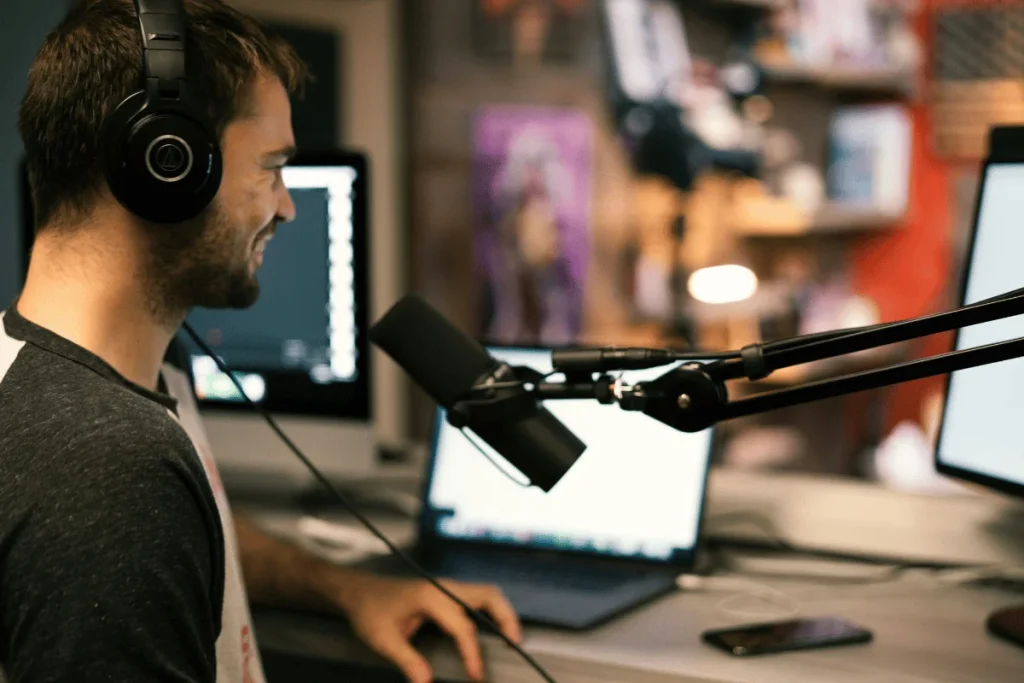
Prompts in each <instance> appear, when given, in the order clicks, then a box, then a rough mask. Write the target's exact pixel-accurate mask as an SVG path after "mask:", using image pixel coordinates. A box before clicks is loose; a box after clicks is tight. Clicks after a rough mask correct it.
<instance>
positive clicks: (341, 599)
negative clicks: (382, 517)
mask: <svg viewBox="0 0 1024 683" xmlns="http://www.w3.org/2000/svg"><path fill="white" fill-rule="evenodd" d="M234 522H235V534H236V536H237V537H238V555H239V560H240V562H241V563H242V573H243V574H244V575H245V586H246V591H247V592H248V594H249V600H250V601H252V602H253V603H256V604H265V605H273V606H278V607H293V608H296V609H308V610H312V611H334V612H337V611H339V610H340V611H342V612H347V611H348V610H349V609H350V608H351V603H352V599H353V595H354V594H356V593H357V592H358V591H359V584H360V583H361V582H364V581H366V580H367V578H368V575H367V574H366V573H365V572H361V571H358V570H356V569H351V568H349V567H342V566H340V565H336V564H333V563H331V562H328V561H326V560H323V559H321V558H319V557H317V556H316V555H314V554H312V553H310V552H308V551H306V550H303V549H302V548H299V547H298V546H296V545H293V544H291V543H288V542H287V541H284V540H281V539H278V538H276V537H274V536H272V535H270V534H268V533H266V532H265V531H263V530H261V529H260V528H259V527H257V526H256V525H255V524H254V523H253V522H251V521H250V520H249V519H248V518H246V517H245V516H244V515H240V514H236V515H235V516H234Z"/></svg>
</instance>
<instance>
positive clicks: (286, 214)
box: [277, 183, 296, 223]
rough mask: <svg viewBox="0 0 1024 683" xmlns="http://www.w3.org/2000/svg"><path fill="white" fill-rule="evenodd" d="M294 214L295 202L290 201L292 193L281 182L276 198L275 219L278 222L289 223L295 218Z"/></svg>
mask: <svg viewBox="0 0 1024 683" xmlns="http://www.w3.org/2000/svg"><path fill="white" fill-rule="evenodd" d="M295 214H296V210H295V202H293V201H292V195H291V193H290V192H289V191H288V188H287V187H285V186H284V183H281V189H280V190H279V194H278V198H277V221H278V222H279V223H291V222H292V221H293V220H295Z"/></svg>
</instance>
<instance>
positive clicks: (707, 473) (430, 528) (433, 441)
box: [416, 342, 718, 571]
mask: <svg viewBox="0 0 1024 683" xmlns="http://www.w3.org/2000/svg"><path fill="white" fill-rule="evenodd" d="M481 343H482V344H483V345H484V346H485V347H486V348H487V349H488V350H491V349H497V350H501V351H552V350H555V349H558V348H569V347H570V346H571V345H565V346H547V345H530V344H497V343H493V342H481ZM571 347H572V348H578V347H577V346H571ZM441 414H442V410H441V408H440V407H435V410H434V418H433V429H432V434H431V438H430V448H429V450H428V451H427V458H426V462H425V463H424V476H423V482H422V487H421V489H422V490H421V494H420V500H421V501H422V504H421V506H420V512H419V515H418V518H417V521H416V528H417V543H418V544H420V545H421V546H422V548H423V549H424V550H426V551H428V552H429V551H431V550H435V549H437V548H438V547H439V546H440V545H441V544H455V545H457V546H463V547H473V546H476V547H479V546H487V547H490V548H496V549H504V550H508V551H515V552H528V553H534V554H542V555H557V556H572V557H578V558H596V559H601V560H607V561H613V562H619V563H622V564H630V565H637V566H647V567H652V568H655V567H666V566H669V567H674V568H679V569H680V570H684V571H685V570H688V569H691V568H693V567H694V566H695V565H696V562H697V558H698V555H699V552H700V546H701V544H702V542H703V540H704V536H703V534H704V522H705V512H706V510H707V499H708V483H709V480H710V477H711V467H712V464H713V463H712V460H713V457H714V453H715V448H716V447H717V443H718V430H717V429H716V428H714V427H711V428H710V429H711V438H710V439H709V440H708V446H707V454H706V459H707V467H706V468H705V470H704V477H703V481H702V482H701V487H700V503H699V505H698V510H697V530H696V531H697V533H696V536H695V538H696V541H695V542H694V544H693V547H692V548H690V549H688V550H682V549H680V550H677V551H676V552H675V553H674V554H673V555H672V556H670V557H669V558H666V559H661V558H653V557H647V556H644V555H622V554H618V553H610V552H602V551H597V550H588V549H582V548H565V547H544V546H539V545H532V544H524V543H516V542H511V541H508V542H503V541H497V540H493V539H478V538H457V537H451V536H446V535H444V534H441V533H438V531H437V529H436V528H435V527H434V525H433V524H431V523H430V521H431V518H432V515H431V513H432V510H433V506H432V505H431V504H430V495H429V494H430V487H431V485H432V483H433V480H434V470H435V464H436V461H437V451H438V441H439V439H440V436H441V427H442V425H443V421H442V417H441ZM652 419H653V418H652Z"/></svg>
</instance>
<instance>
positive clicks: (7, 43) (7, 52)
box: [0, 2, 64, 309]
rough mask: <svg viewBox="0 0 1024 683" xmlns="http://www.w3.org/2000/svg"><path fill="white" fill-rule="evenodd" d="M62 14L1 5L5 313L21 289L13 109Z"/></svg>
mask: <svg viewBox="0 0 1024 683" xmlns="http://www.w3.org/2000/svg"><path fill="white" fill-rule="evenodd" d="M63 13H64V6H63V4H62V3H57V2H5V3H4V20H3V21H0V45H3V46H4V59H3V62H2V65H0V309H4V308H7V306H8V304H9V303H10V302H11V300H12V299H13V298H14V296H15V295H16V294H17V293H18V289H19V287H20V284H21V265H20V262H21V257H20V253H21V225H20V217H19V209H18V207H19V203H20V194H19V189H18V173H17V171H18V161H19V159H20V157H21V153H22V148H21V139H20V138H19V137H18V104H19V103H20V102H21V96H22V93H23V92H24V90H25V81H26V79H27V76H28V68H29V66H30V65H31V64H32V60H33V59H34V58H35V55H36V51H37V50H38V49H39V46H40V45H42V42H43V38H45V37H46V34H47V33H48V32H49V31H50V29H51V28H53V26H54V25H55V24H56V23H57V22H58V21H59V20H60V18H61V16H63Z"/></svg>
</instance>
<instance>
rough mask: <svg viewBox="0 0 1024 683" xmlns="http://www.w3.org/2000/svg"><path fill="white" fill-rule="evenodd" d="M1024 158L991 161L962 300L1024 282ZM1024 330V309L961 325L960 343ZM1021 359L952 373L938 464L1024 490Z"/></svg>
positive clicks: (948, 470) (1000, 337)
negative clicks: (1022, 313)
mask: <svg viewBox="0 0 1024 683" xmlns="http://www.w3.org/2000/svg"><path fill="white" fill-rule="evenodd" d="M1022 215H1024V163H990V164H988V165H986V167H985V171H984V175H983V177H982V182H981V187H980V190H979V198H978V207H977V216H976V218H975V220H976V224H975V228H974V242H973V246H972V248H971V251H970V255H969V260H968V263H967V270H966V283H965V288H964V293H963V304H973V303H977V302H979V301H982V300H984V299H988V298H991V297H994V296H997V295H1000V294H1005V293H1007V292H1010V291H1013V290H1015V289H1020V288H1022V287H1024V269H1022V268H1021V254H1024V230H1022V226H1021V216H1022ZM1021 337H1024V316H1017V317H1014V318H1006V319H1004V320H996V321H993V322H989V323H983V324H981V325H973V326H971V327H965V328H963V329H962V330H961V331H960V332H959V333H958V335H957V340H956V348H957V349H967V348H972V347H975V346H984V345H986V344H992V343H996V342H1000V341H1008V340H1011V339H1017V338H1021ZM1022 418H1024V358H1018V359H1014V360H1008V361H1003V362H1001V363H995V364H992V365H985V366H982V367H978V368H971V369H968V370H960V371H958V372H954V373H952V375H951V377H950V379H949V388H948V392H947V397H946V406H945V413H944V416H943V422H942V429H941V431H940V435H939V437H940V438H939V445H938V450H937V453H936V461H937V464H938V466H939V469H940V471H943V472H945V473H947V474H952V475H954V476H960V477H964V478H967V479H971V480H974V481H978V482H980V483H985V484H988V485H990V486H994V487H996V488H999V489H1003V490H1008V491H1016V492H1018V493H1024V488H1018V487H1024V443H1022V438H1024V432H1022V430H1021V428H1020V424H1019V423H1020V421H1021V419H1022Z"/></svg>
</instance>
